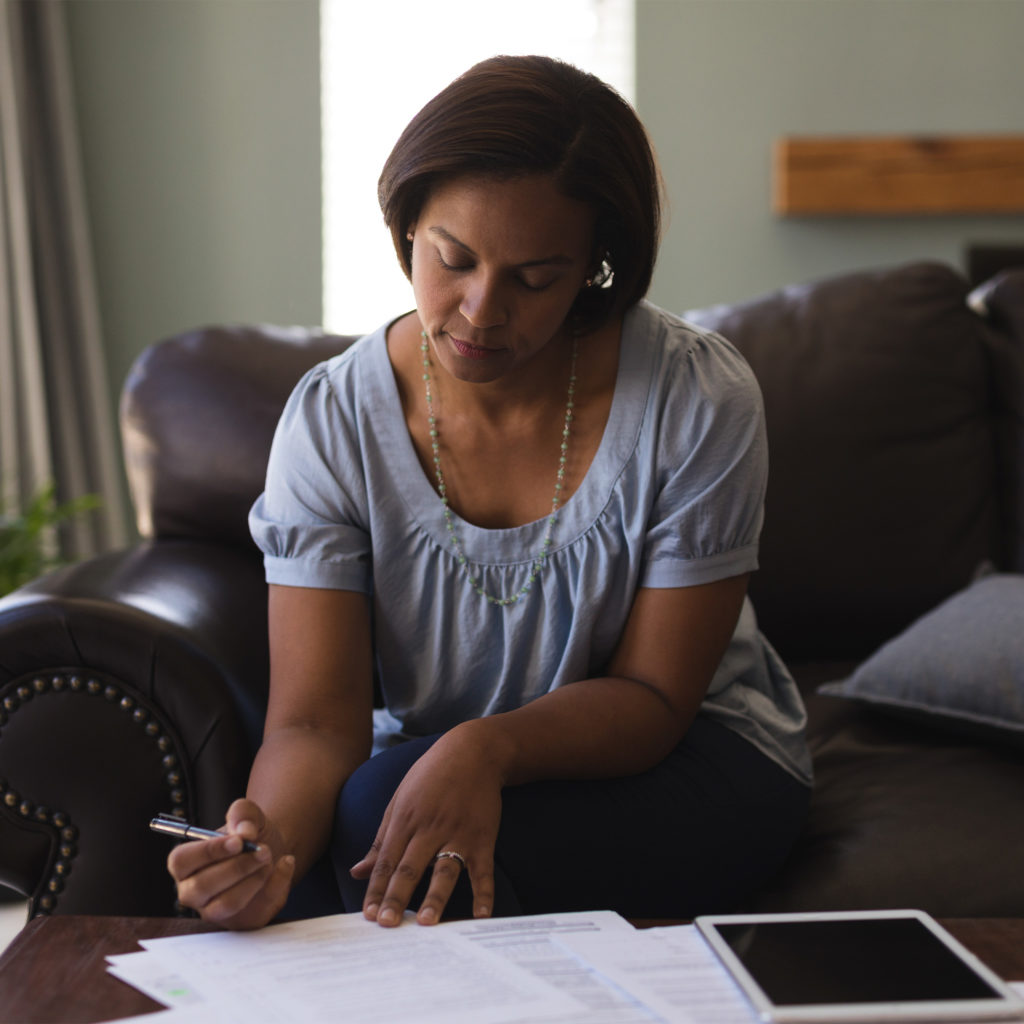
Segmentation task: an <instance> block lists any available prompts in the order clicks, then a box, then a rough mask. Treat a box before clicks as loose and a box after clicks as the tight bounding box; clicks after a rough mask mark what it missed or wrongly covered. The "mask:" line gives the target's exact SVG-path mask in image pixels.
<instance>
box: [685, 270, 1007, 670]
mask: <svg viewBox="0 0 1024 1024" xmlns="http://www.w3.org/2000/svg"><path fill="white" fill-rule="evenodd" d="M967 292H968V285H967V281H966V279H965V278H963V277H962V276H961V275H960V274H958V273H957V272H955V271H954V270H952V269H950V268H949V267H945V266H942V265H939V264H934V263H918V264H912V265H909V266H903V267H897V268H892V269H883V270H878V271H865V272H858V273H851V274H844V275H840V276H837V277H831V278H827V279H824V280H819V281H815V282H811V283H809V284H804V285H798V286H793V287H788V288H784V289H782V290H779V291H776V292H773V293H771V294H769V295H766V296H763V297H761V298H758V299H753V300H751V301H749V302H746V303H742V304H739V305H733V306H720V307H715V308H711V309H705V310H699V311H691V312H689V313H686V314H684V315H685V316H686V317H687V318H688V319H691V320H695V321H697V322H698V323H700V324H703V325H705V326H708V327H711V328H713V329H715V330H718V331H719V332H721V333H722V334H724V335H725V337H727V338H728V339H729V340H731V341H732V342H733V343H734V344H735V345H736V346H737V347H738V348H739V349H740V350H741V351H742V352H743V354H744V355H745V356H746V358H747V359H748V361H749V362H750V364H751V366H752V367H753V369H754V372H755V374H756V375H757V377H758V380H759V382H760V385H761V389H762V392H763V393H764V399H765V411H766V417H767V423H768V438H769V447H770V458H771V470H770V475H769V483H768V493H767V498H766V511H765V526H764V531H763V535H762V544H761V570H760V572H758V573H757V574H755V576H754V578H753V580H752V582H751V597H752V599H753V601H754V604H755V605H756V607H757V611H758V617H759V620H760V622H761V627H762V629H763V631H764V632H765V633H766V635H767V636H768V638H769V639H770V640H771V641H772V643H773V644H774V645H775V646H776V647H777V648H778V649H779V651H780V653H781V654H782V655H783V657H784V658H787V659H789V660H804V659H826V658H831V659H836V660H838V659H842V658H852V659H856V660H860V659H861V658H863V657H865V656H866V655H868V654H869V653H871V651H873V650H875V649H876V648H877V647H878V646H879V645H880V644H881V643H883V642H884V641H885V640H887V639H889V638H890V637H892V636H894V635H895V634H896V633H898V632H899V631H900V630H901V629H903V628H905V627H906V626H907V625H908V624H909V623H911V622H912V621H914V620H915V619H916V618H918V617H919V616H920V615H922V614H924V613H925V612H926V611H927V610H928V609H929V608H932V607H934V606H935V605H937V604H938V603H939V602H940V601H942V600H943V599H944V598H946V597H948V596H949V595H950V594H952V593H955V592H956V591H957V590H959V589H961V588H962V587H964V586H965V585H966V584H967V583H968V582H969V581H970V579H971V578H972V576H973V575H974V573H975V571H976V569H977V567H978V565H979V564H980V563H981V562H983V561H985V560H989V559H992V560H994V559H995V557H996V553H995V549H996V547H997V533H996V524H997V515H996V500H995V493H996V489H995V455H994V449H995V441H994V436H995V430H996V428H995V423H994V421H995V414H994V411H993V399H992V380H991V376H992V373H991V367H990V362H989V356H988V352H987V349H986V330H987V329H986V327H985V324H984V321H983V320H982V319H981V318H980V317H979V316H978V315H977V314H976V313H974V312H973V311H972V310H971V309H970V308H969V307H968V305H967V303H966V296H967Z"/></svg>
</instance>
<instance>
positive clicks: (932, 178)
mask: <svg viewBox="0 0 1024 1024" xmlns="http://www.w3.org/2000/svg"><path fill="white" fill-rule="evenodd" d="M774 157H775V161H774V162H775V166H774V181H773V208H774V210H775V212H776V213H778V214H781V215H783V216H801V215H809V214H819V215H863V214H890V215H898V214H956V213H975V214H978V213H1024V135H990V136H959V135H956V136H928V137H926V136H921V137H913V136H877V137H870V138H865V137H853V136H850V137H840V138H824V137H822V138H814V137H805V138H799V137H793V138H784V139H780V140H778V141H777V142H776V144H775V154H774Z"/></svg>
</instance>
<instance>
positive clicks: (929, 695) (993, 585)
mask: <svg viewBox="0 0 1024 1024" xmlns="http://www.w3.org/2000/svg"><path fill="white" fill-rule="evenodd" d="M818 692H819V693H823V694H826V695H827V696H830V697H848V698H852V699H854V700H858V701H863V702H865V703H867V704H869V705H872V706H875V707H878V708H880V709H882V710H886V711H890V712H893V713H898V714H902V715H904V716H907V715H909V716H911V717H914V718H916V719H918V720H921V721H925V722H928V723H929V724H933V725H940V726H946V727H949V728H953V729H956V730H957V731H959V732H966V733H969V734H972V735H975V736H982V737H993V736H998V737H999V738H1001V739H1009V740H1012V741H1014V742H1016V743H1020V744H1024V575H1009V574H993V575H991V576H985V577H982V578H981V579H980V580H978V581H977V582H975V583H972V584H971V585H970V586H969V587H968V588H967V589H966V590H962V591H960V593H958V594H955V595H954V596H953V597H951V598H949V599H948V600H947V601H945V602H943V603H942V604H941V605H939V606H938V607H937V608H935V609H934V610H933V611H931V612H929V613H928V614H927V615H925V616H923V617H922V618H920V619H918V620H917V622H915V623H914V624H913V625H911V626H909V627H908V628H907V629H906V630H904V632H903V633H901V634H900V635H899V636H897V637H896V638H895V639H893V640H890V641H889V642H888V643H887V644H885V645H883V646H882V647H880V648H879V649H878V650H877V651H876V652H875V653H874V654H873V655H872V656H871V657H870V658H868V660H867V661H865V662H864V663H863V664H861V665H860V666H859V667H858V668H857V670H856V671H855V672H854V673H853V675H852V676H850V677H849V678H847V679H845V680H843V681H841V682H834V683H826V684H825V685H824V686H821V687H819V688H818Z"/></svg>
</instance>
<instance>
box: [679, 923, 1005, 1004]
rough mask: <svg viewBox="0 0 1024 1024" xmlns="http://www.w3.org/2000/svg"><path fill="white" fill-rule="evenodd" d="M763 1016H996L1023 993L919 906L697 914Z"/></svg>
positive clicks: (700, 927)
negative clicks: (829, 911)
mask: <svg viewBox="0 0 1024 1024" xmlns="http://www.w3.org/2000/svg"><path fill="white" fill-rule="evenodd" d="M695 924H696V925H697V928H698V930H699V931H700V933H701V934H702V935H703V936H704V938H705V939H706V940H707V942H708V944H709V945H710V946H711V948H712V949H713V950H714V951H715V953H716V954H717V955H718V957H719V959H720V960H721V961H722V963H723V964H725V966H726V967H727V968H728V969H729V971H730V972H731V974H732V976H733V977H734V978H735V979H736V982H737V984H738V985H739V986H740V989H741V990H742V991H743V993H744V995H745V996H746V997H747V999H748V1000H749V1001H750V1002H751V1003H752V1004H753V1006H754V1008H755V1010H756V1011H757V1013H758V1014H759V1016H760V1017H761V1019H762V1020H768V1021H779V1022H795V1024H796V1022H804V1021H808V1022H809V1021H837V1022H844V1021H880V1020H890V1021H902V1020H916V1021H922V1020H934V1021H950V1020H978V1021H982V1020H997V1019H1014V1018H1021V1017H1024V1000H1021V998H1020V997H1019V996H1018V995H1016V993H1014V991H1013V990H1012V989H1011V988H1010V987H1009V986H1008V985H1006V984H1005V983H1004V982H1003V981H1001V980H1000V979H999V978H998V977H997V976H996V975H995V974H993V973H992V971H990V970H989V969H988V968H987V967H986V966H985V965H984V964H982V962H981V961H980V960H979V959H978V958H977V957H976V956H974V955H973V954H972V953H970V952H969V951H968V950H966V949H965V948H964V947H963V946H962V945H960V943H959V942H957V941H956V939H954V938H953V936H952V935H950V934H949V932H947V931H946V930H945V929H944V928H943V927H942V926H941V925H939V924H938V922H937V921H935V920H934V919H933V918H932V917H930V916H929V915H927V914H925V913H923V912H921V911H919V910H879V911H842V912H836V913H822V914H818V913H815V914H748V915H736V914H734V915H727V916H721V917H719V916H708V917H698V918H697V919H696V921H695Z"/></svg>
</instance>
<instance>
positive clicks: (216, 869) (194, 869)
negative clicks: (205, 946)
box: [167, 799, 295, 929]
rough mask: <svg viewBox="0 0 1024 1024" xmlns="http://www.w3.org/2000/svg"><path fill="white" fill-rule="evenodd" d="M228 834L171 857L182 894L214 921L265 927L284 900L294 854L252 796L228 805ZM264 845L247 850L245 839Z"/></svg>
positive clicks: (189, 846) (181, 847)
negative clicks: (286, 850) (285, 849)
mask: <svg viewBox="0 0 1024 1024" xmlns="http://www.w3.org/2000/svg"><path fill="white" fill-rule="evenodd" d="M224 833H225V834H224V838H223V839H203V840H198V841H195V842H187V843H181V844H180V845H179V846H176V847H175V848H174V849H173V850H172V851H171V853H170V856H168V858H167V869H168V870H169V871H170V873H171V877H172V878H173V879H174V881H175V884H176V885H177V887H178V899H179V901H180V902H181V903H182V904H183V905H184V906H186V907H190V908H191V909H193V910H195V911H198V913H199V916H200V917H201V918H202V919H203V920H204V921H208V922H209V923H211V924H216V925H220V926H221V927H223V928H231V929H252V928H262V927H263V925H265V924H268V923H269V922H270V921H272V920H273V918H274V917H275V916H276V915H277V913H278V912H279V911H280V910H281V908H282V907H283V906H284V904H285V900H287V898H288V892H289V890H290V889H291V883H292V877H293V875H294V873H295V858H294V857H293V856H291V855H290V854H289V855H285V856H282V847H283V845H284V844H283V842H282V840H281V836H280V834H279V833H278V831H277V829H276V828H275V827H274V825H273V823H272V822H270V821H268V820H267V818H266V816H265V815H264V814H263V811H262V810H261V808H260V807H259V805H257V804H255V803H253V801H252V800H244V799H243V800H236V801H235V802H234V803H233V804H232V805H231V806H230V807H229V808H228V813H227V815H226V821H225V825H224ZM246 839H249V840H252V841H253V842H256V843H258V844H259V850H257V851H256V852H255V853H243V852H242V842H243V840H246Z"/></svg>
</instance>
